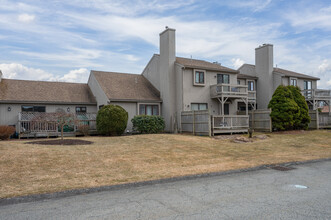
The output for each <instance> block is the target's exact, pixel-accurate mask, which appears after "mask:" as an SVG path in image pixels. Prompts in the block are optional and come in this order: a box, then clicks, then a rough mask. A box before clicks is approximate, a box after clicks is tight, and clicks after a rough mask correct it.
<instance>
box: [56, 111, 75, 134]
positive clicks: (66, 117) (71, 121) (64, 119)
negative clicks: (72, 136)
mask: <svg viewBox="0 0 331 220" xmlns="http://www.w3.org/2000/svg"><path fill="white" fill-rule="evenodd" d="M55 118H56V120H57V123H58V125H59V127H60V129H61V139H62V140H63V130H64V127H65V126H68V127H69V126H75V124H76V123H77V119H76V117H75V115H74V114H73V113H66V112H65V111H64V110H63V111H61V110H57V111H56V112H55Z"/></svg>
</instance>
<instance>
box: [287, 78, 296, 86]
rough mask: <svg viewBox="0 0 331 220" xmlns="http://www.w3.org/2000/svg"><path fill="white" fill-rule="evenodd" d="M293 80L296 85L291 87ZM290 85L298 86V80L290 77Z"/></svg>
mask: <svg viewBox="0 0 331 220" xmlns="http://www.w3.org/2000/svg"><path fill="white" fill-rule="evenodd" d="M292 80H295V85H291V82H292ZM289 85H290V86H298V78H294V77H290V82H289Z"/></svg>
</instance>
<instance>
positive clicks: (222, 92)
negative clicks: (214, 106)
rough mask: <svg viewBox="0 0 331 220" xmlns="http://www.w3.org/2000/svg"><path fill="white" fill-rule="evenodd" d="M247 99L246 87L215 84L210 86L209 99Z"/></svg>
mask: <svg viewBox="0 0 331 220" xmlns="http://www.w3.org/2000/svg"><path fill="white" fill-rule="evenodd" d="M222 96H223V97H228V98H231V97H233V98H247V96H248V92H247V86H246V85H231V84H216V85H211V86H210V97H211V98H219V97H222Z"/></svg>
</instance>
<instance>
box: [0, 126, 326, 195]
mask: <svg viewBox="0 0 331 220" xmlns="http://www.w3.org/2000/svg"><path fill="white" fill-rule="evenodd" d="M269 135H270V137H269V138H268V139H265V140H257V141H255V142H252V143H239V144H238V143H233V142H232V141H231V140H226V139H223V140H221V139H214V138H209V137H197V136H189V135H174V134H155V135H134V136H122V137H85V138H79V139H82V140H88V141H93V142H94V143H93V144H91V145H78V146H61V145H56V146H46V145H31V144H25V142H28V141H31V140H20V141H18V140H17V141H2V142H0V198H6V197H13V196H21V195H28V194H36V193H46V192H55V191H62V190H68V189H75V188H85V187H96V186H104V185H112V184H119V183H129V182H135V181H144V180H152V179H159V178H166V177H174V176H182V175H189V174H198V173H205V172H215V171H224V170H231V169H239V168H248V167H254V166H258V165H262V164H273V163H283V162H289V161H304V160H311V159H318V158H330V157H331V132H330V131H326V130H321V131H307V132H301V133H300V132H299V133H298V134H279V133H278V134H269Z"/></svg>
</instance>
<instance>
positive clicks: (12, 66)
mask: <svg viewBox="0 0 331 220" xmlns="http://www.w3.org/2000/svg"><path fill="white" fill-rule="evenodd" d="M0 70H1V71H2V74H3V77H4V78H8V79H28V80H49V79H50V78H52V77H53V74H51V73H48V72H46V71H44V70H42V69H35V68H29V67H26V66H23V65H22V64H19V63H8V64H7V63H2V64H0Z"/></svg>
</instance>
